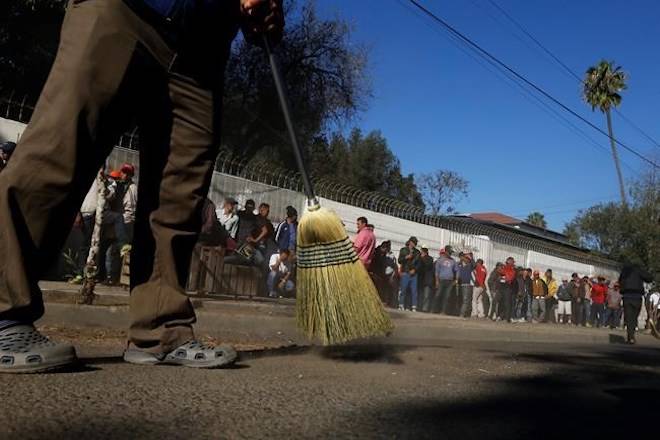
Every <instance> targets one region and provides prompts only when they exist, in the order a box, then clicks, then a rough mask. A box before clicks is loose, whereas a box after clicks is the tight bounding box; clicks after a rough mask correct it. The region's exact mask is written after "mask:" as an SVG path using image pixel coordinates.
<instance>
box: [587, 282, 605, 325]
mask: <svg viewBox="0 0 660 440" xmlns="http://www.w3.org/2000/svg"><path fill="white" fill-rule="evenodd" d="M605 299H607V285H606V284H605V277H604V276H603V275H598V282H597V283H594V284H593V285H592V286H591V317H590V318H589V322H590V324H591V325H592V326H595V327H600V324H601V322H602V320H603V313H604V311H605Z"/></svg>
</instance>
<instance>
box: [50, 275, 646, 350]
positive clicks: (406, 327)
mask: <svg viewBox="0 0 660 440" xmlns="http://www.w3.org/2000/svg"><path fill="white" fill-rule="evenodd" d="M41 287H42V289H44V298H45V301H46V302H47V303H48V304H47V307H46V315H45V316H44V318H43V319H42V320H40V321H39V323H38V324H39V325H42V326H45V327H46V329H48V328H49V327H50V328H54V329H59V330H61V331H62V332H63V333H65V334H67V335H75V334H76V332H78V333H81V334H87V333H89V332H90V329H91V331H92V333H93V332H97V333H99V332H100V334H113V335H115V336H116V337H117V338H124V339H125V336H126V333H125V329H127V328H128V325H129V316H128V291H126V290H124V289H122V288H120V287H106V286H99V288H98V289H97V294H98V298H97V301H96V302H95V305H93V306H81V305H76V304H75V295H76V294H77V293H78V289H79V286H76V285H69V284H66V283H52V282H44V283H41ZM191 297H192V302H193V305H194V306H195V309H196V310H197V316H198V323H197V324H196V326H195V328H196V331H197V334H198V335H199V336H200V337H204V338H207V339H209V340H212V341H215V340H222V341H225V342H231V343H233V344H237V345H239V346H251V347H254V346H257V347H266V348H273V347H276V348H277V347H290V346H306V345H309V344H310V342H309V341H308V340H307V339H306V338H305V336H304V335H302V334H300V333H299V332H298V330H297V328H296V322H295V302H294V300H292V299H267V298H254V299H252V300H250V299H247V298H246V299H235V298H234V297H233V296H232V297H226V296H225V297H223V296H218V297H215V296H214V297H197V296H196V295H191ZM388 313H389V314H390V316H391V317H392V319H393V321H394V325H395V330H394V332H393V334H392V335H391V337H390V338H388V339H387V342H388V343H394V344H399V343H401V344H410V343H414V344H416V345H418V344H422V345H423V344H430V343H434V344H437V343H438V342H441V341H446V342H449V341H451V342H456V341H466V342H468V341H481V342H483V341H493V342H496V341H498V342H511V343H516V342H526V343H529V342H539V343H558V344H612V343H623V341H624V338H625V335H624V332H623V331H622V330H620V329H617V330H609V329H595V328H583V327H575V326H568V325H552V324H527V323H525V324H508V323H503V322H497V323H495V322H492V321H490V320H484V319H479V320H477V319H462V318H458V317H453V316H445V315H435V314H425V313H412V312H401V311H397V310H392V309H389V310H388ZM638 343H639V344H641V345H657V344H658V341H657V340H655V339H654V338H653V337H652V336H647V335H644V334H640V335H639V338H638Z"/></svg>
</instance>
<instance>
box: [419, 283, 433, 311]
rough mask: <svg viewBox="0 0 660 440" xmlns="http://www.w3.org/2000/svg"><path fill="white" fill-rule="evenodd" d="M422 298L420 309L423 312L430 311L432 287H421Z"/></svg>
mask: <svg viewBox="0 0 660 440" xmlns="http://www.w3.org/2000/svg"><path fill="white" fill-rule="evenodd" d="M422 292H423V295H424V300H423V301H422V307H421V310H422V311H424V312H430V311H431V304H433V288H432V287H431V286H424V288H423V289H422Z"/></svg>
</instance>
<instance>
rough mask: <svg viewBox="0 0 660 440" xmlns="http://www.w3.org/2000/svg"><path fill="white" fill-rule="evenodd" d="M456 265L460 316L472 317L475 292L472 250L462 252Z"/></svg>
mask: <svg viewBox="0 0 660 440" xmlns="http://www.w3.org/2000/svg"><path fill="white" fill-rule="evenodd" d="M458 256H459V262H458V265H457V266H456V280H457V282H458V298H459V300H460V301H461V307H460V311H459V316H461V317H463V318H469V317H470V312H471V310H470V308H471V307H472V295H473V294H474V290H473V289H474V267H475V264H474V261H473V256H472V253H471V252H461V253H460V254H459V255H458Z"/></svg>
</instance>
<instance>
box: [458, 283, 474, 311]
mask: <svg viewBox="0 0 660 440" xmlns="http://www.w3.org/2000/svg"><path fill="white" fill-rule="evenodd" d="M459 292H460V295H459V297H460V301H461V308H460V311H459V314H460V316H461V317H463V318H465V317H467V316H468V311H469V310H470V306H471V305H472V286H460V287H459Z"/></svg>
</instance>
